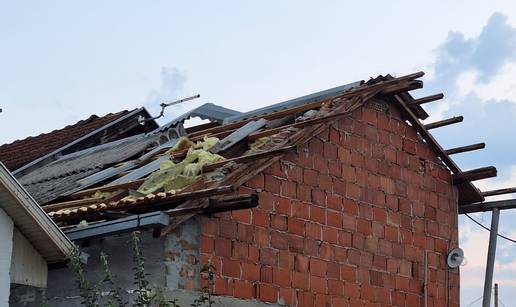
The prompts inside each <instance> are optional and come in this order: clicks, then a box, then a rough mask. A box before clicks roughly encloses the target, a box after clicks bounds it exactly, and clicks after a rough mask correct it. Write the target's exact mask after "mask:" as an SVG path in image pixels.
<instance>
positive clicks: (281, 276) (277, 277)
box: [272, 268, 290, 287]
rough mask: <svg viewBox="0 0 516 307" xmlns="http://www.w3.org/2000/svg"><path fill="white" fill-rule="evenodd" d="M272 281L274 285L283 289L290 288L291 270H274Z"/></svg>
mask: <svg viewBox="0 0 516 307" xmlns="http://www.w3.org/2000/svg"><path fill="white" fill-rule="evenodd" d="M272 280H273V282H274V284H276V285H278V286H281V287H289V286H290V270H288V269H282V268H272Z"/></svg>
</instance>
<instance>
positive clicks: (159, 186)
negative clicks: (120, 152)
mask: <svg viewBox="0 0 516 307" xmlns="http://www.w3.org/2000/svg"><path fill="white" fill-rule="evenodd" d="M221 160H224V157H222V156H219V155H217V154H213V153H210V152H208V151H206V150H204V149H193V148H192V147H190V149H189V150H188V153H187V154H186V157H185V159H184V160H183V161H181V162H180V163H177V164H174V163H173V162H172V161H164V162H163V163H162V165H160V169H159V170H157V171H156V172H154V173H152V174H151V175H150V176H149V177H148V178H147V179H146V180H145V182H144V183H143V184H142V185H141V186H140V188H139V189H138V190H137V191H136V192H138V193H141V194H143V195H147V194H151V193H157V192H161V191H173V192H175V191H177V190H181V189H183V188H184V187H186V186H188V185H190V184H192V183H193V182H194V181H195V180H197V179H198V178H199V175H200V174H201V171H202V168H203V166H204V165H207V164H211V163H215V162H218V161H221Z"/></svg>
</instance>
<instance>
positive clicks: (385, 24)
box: [0, 0, 516, 306]
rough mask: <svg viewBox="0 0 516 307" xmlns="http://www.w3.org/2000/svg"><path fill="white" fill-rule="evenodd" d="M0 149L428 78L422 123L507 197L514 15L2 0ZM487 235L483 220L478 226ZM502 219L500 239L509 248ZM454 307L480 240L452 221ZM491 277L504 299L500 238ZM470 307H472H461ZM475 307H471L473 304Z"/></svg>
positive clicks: (301, 4)
mask: <svg viewBox="0 0 516 307" xmlns="http://www.w3.org/2000/svg"><path fill="white" fill-rule="evenodd" d="M0 42H1V46H2V47H1V48H0V108H3V113H0V118H1V122H0V131H2V133H1V134H0V143H6V142H11V141H13V140H15V139H19V138H24V137H26V136H29V135H35V134H38V133H41V132H48V131H51V130H52V129H57V128H60V127H63V126H64V125H67V124H70V123H74V122H76V121H78V120H80V119H83V118H86V117H88V116H89V115H91V114H92V113H96V114H99V115H102V114H105V113H108V112H117V111H119V110H122V109H131V108H134V107H138V106H141V105H145V106H147V107H148V108H149V109H150V110H151V111H152V112H154V113H157V112H158V107H157V106H158V104H159V103H160V102H161V101H163V100H166V99H174V98H177V97H183V96H188V95H193V94H197V93H199V94H201V99H199V100H197V101H194V102H191V103H189V104H188V105H184V106H177V107H174V108H170V109H168V110H167V113H166V115H167V117H168V118H171V117H173V116H174V115H175V114H176V113H178V112H181V111H183V110H185V109H188V108H191V107H195V106H197V105H199V104H201V103H204V102H214V103H217V104H220V105H224V106H226V107H230V108H235V109H239V110H249V109H253V108H256V107H259V106H264V105H268V104H271V103H274V102H278V101H281V100H284V99H287V98H292V97H296V96H301V95H304V94H307V93H310V92H314V91H317V90H321V89H325V88H330V87H333V86H337V85H341V84H345V83H349V82H352V81H356V80H360V79H367V78H369V77H371V76H376V75H378V74H386V73H391V74H406V73H411V72H414V71H418V70H424V71H426V72H427V76H426V77H425V79H424V80H425V88H424V89H423V90H420V91H418V92H416V93H414V94H415V95H416V96H423V95H426V94H434V93H437V92H444V93H445V95H446V99H445V100H444V101H441V102H435V103H433V104H431V105H430V106H428V110H429V111H430V113H431V120H432V121H433V120H437V119H440V118H444V117H449V116H454V115H464V116H465V121H464V123H462V124H459V125H454V126H453V127H447V128H441V129H438V130H436V131H435V136H436V137H437V138H438V140H439V141H440V142H441V143H442V144H443V145H444V147H455V146H460V145H467V144H470V143H475V142H481V141H485V142H486V143H487V148H486V149H485V150H483V151H479V152H474V153H467V154H461V155H456V157H454V158H455V159H456V161H457V162H458V163H459V164H460V165H461V166H462V167H463V168H464V169H469V168H474V167H480V166H486V165H495V166H497V167H498V170H499V177H498V178H497V179H495V180H484V181H481V182H479V183H478V185H479V186H480V187H482V188H484V189H491V188H498V187H506V186H516V142H515V141H514V140H513V139H511V137H512V136H513V134H514V132H515V131H516V4H513V3H511V1H453V2H451V1H446V2H445V1H426V2H418V3H417V5H414V2H413V1H389V2H387V1H381V2H380V1H376V2H373V1H371V2H367V3H355V2H353V3H352V2H349V3H345V2H343V1H324V2H320V1H319V2H308V1H255V2H253V3H251V2H249V1H246V2H243V1H210V2H208V1H204V2H203V1H189V2H179V1H146V2H145V3H144V2H141V1H73V2H72V1H4V0H0ZM476 217H477V218H478V219H479V220H482V221H483V222H484V224H485V225H489V221H490V215H489V214H479V215H476ZM515 217H516V213H513V212H503V213H502V219H501V225H500V227H501V231H502V232H503V233H504V234H508V235H511V236H512V237H516V226H515V225H514V224H511V219H514V218H515ZM460 220H461V221H460V224H461V229H460V231H461V245H462V247H463V248H464V249H465V252H466V257H467V264H466V265H465V266H463V267H462V285H461V286H462V293H461V296H462V303H463V304H467V303H469V302H470V301H473V300H474V299H476V298H477V297H478V296H480V295H481V288H482V278H483V269H484V264H485V251H486V249H487V232H485V231H484V230H481V229H479V228H478V226H476V225H474V224H472V223H471V222H469V221H467V220H465V219H463V218H461V219H460ZM498 255H499V257H498V262H497V270H496V274H495V279H498V280H499V282H500V284H501V289H500V291H501V298H502V300H504V301H505V302H510V301H511V300H513V301H514V300H516V291H515V290H516V279H515V278H514V277H513V276H516V247H515V245H514V244H509V243H507V242H504V241H503V240H501V239H500V240H499V249H498ZM473 306H475V305H473ZM478 306H479V305H478Z"/></svg>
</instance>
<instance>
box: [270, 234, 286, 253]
mask: <svg viewBox="0 0 516 307" xmlns="http://www.w3.org/2000/svg"><path fill="white" fill-rule="evenodd" d="M271 246H272V247H274V248H276V249H279V250H288V235H286V234H285V233H281V232H278V231H272V232H271Z"/></svg>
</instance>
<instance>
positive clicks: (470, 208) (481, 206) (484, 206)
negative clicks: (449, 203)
mask: <svg viewBox="0 0 516 307" xmlns="http://www.w3.org/2000/svg"><path fill="white" fill-rule="evenodd" d="M494 208H498V209H499V210H507V209H516V199H507V200H497V201H486V202H483V203H476V204H469V205H462V206H459V214H464V213H475V212H487V211H492V210H493V209H494Z"/></svg>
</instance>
